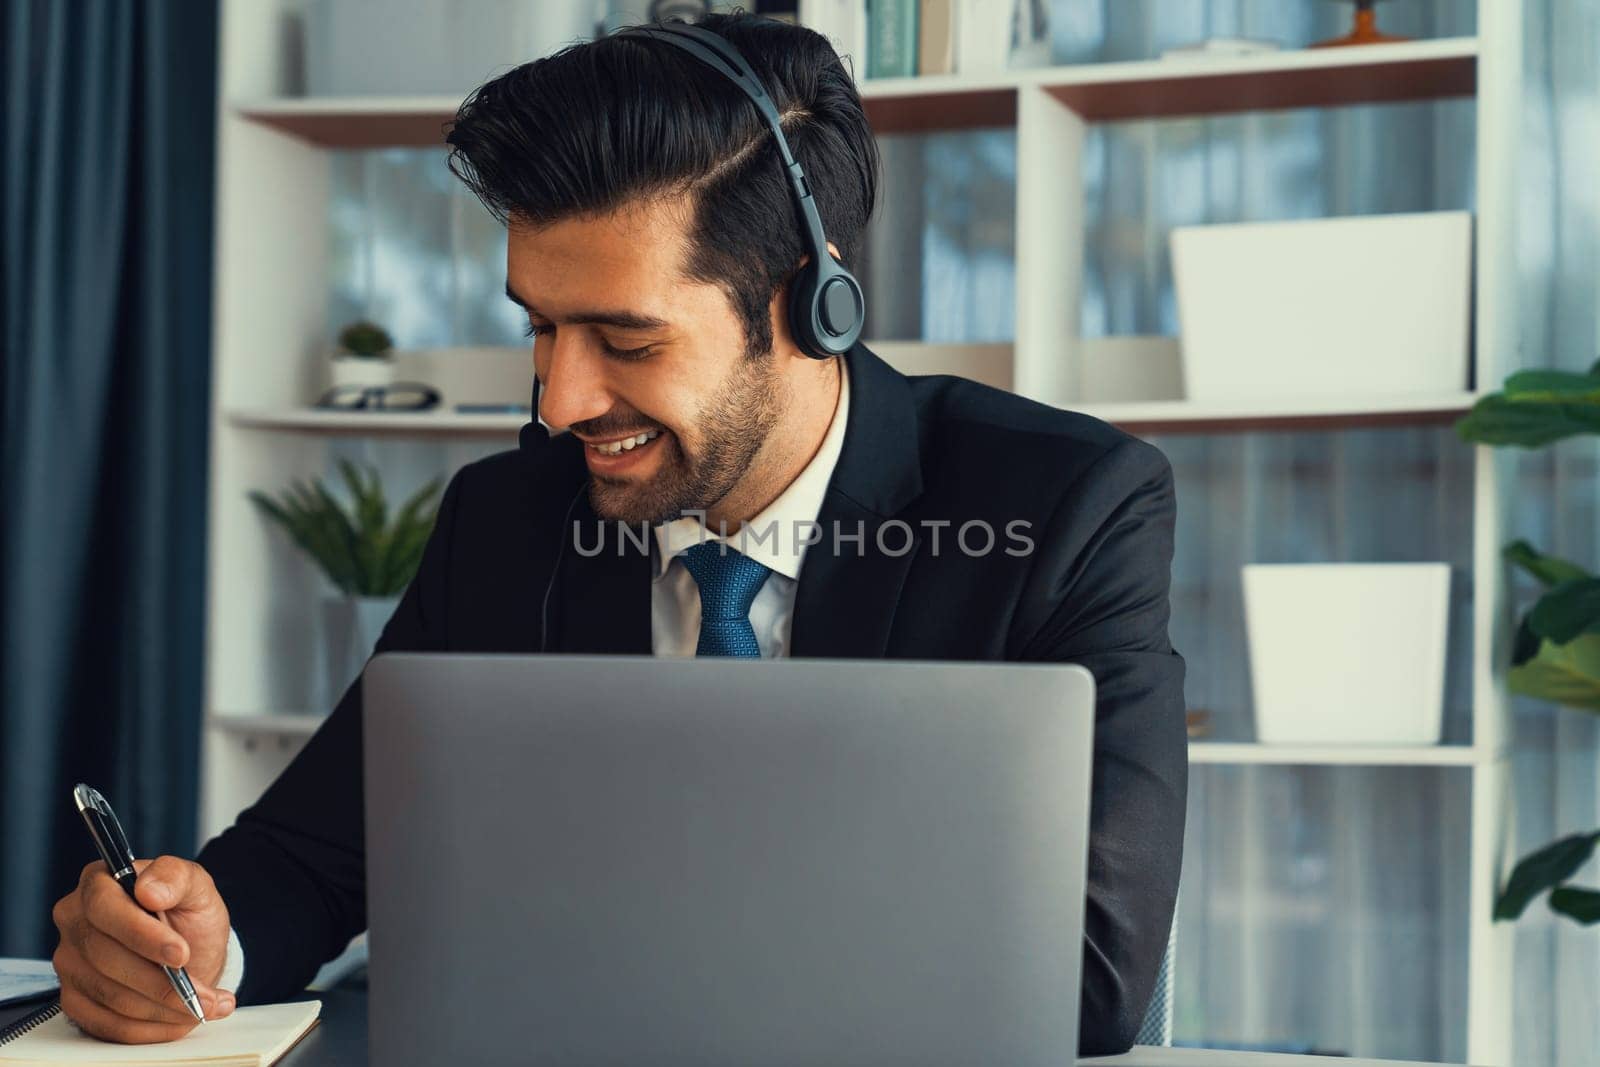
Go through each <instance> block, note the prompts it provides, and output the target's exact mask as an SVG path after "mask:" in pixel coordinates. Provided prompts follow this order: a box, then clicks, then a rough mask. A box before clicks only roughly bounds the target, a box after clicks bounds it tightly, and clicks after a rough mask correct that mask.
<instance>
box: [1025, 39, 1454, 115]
mask: <svg viewBox="0 0 1600 1067" xmlns="http://www.w3.org/2000/svg"><path fill="white" fill-rule="evenodd" d="M1031 80H1033V81H1034V83H1035V84H1037V85H1039V86H1040V87H1042V88H1044V89H1045V90H1047V91H1048V92H1049V93H1050V95H1051V96H1053V97H1055V98H1056V99H1057V100H1060V101H1061V102H1062V103H1063V104H1066V105H1067V106H1068V107H1070V108H1072V110H1074V111H1076V112H1077V113H1078V114H1080V115H1082V116H1083V117H1084V118H1085V119H1088V120H1089V121H1091V122H1114V121H1119V120H1125V119H1153V118H1189V117H1196V116H1201V115H1227V114H1234V113H1237V112H1241V111H1285V110H1289V109H1292V108H1309V107H1346V106H1349V105H1353V104H1384V103H1397V102H1400V101H1407V100H1436V99H1440V98H1443V97H1453V96H1471V95H1473V93H1474V92H1476V91H1477V82H1478V41H1477V38H1475V37H1449V38H1442V39H1438V40H1426V41H1407V42H1404V43H1399V44H1378V45H1357V46H1354V47H1348V48H1308V49H1289V50H1285V51H1281V52H1268V53H1265V54H1262V55H1254V56H1238V57H1231V58H1226V59H1205V58H1183V59H1158V60H1144V61H1141V62H1137V63H1106V64H1100V65H1097V66H1092V67H1091V66H1080V67H1066V68H1057V69H1056V70H1050V71H1045V72H1043V73H1042V74H1040V75H1038V76H1037V77H1036V78H1034V79H1031Z"/></svg>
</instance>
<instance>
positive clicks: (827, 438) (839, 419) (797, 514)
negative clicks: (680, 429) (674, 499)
mask: <svg viewBox="0 0 1600 1067" xmlns="http://www.w3.org/2000/svg"><path fill="white" fill-rule="evenodd" d="M849 415H850V372H849V368H848V367H847V366H846V364H845V363H844V361H843V360H842V359H841V360H840V361H839V402H838V403H837V404H836V405H835V406H834V409H833V421H832V422H830V423H828V432H827V433H826V434H824V435H823V437H822V444H821V445H820V446H819V447H818V448H817V454H816V455H814V456H812V457H811V462H810V463H807V464H806V465H805V467H804V469H802V470H801V471H800V473H799V475H797V476H796V477H795V479H794V481H792V482H790V483H789V486H788V488H786V489H785V490H784V491H783V492H782V493H780V494H778V498H777V499H776V500H774V501H773V502H772V503H770V504H768V505H767V506H766V507H765V508H763V509H762V510H761V512H760V513H759V514H758V515H756V516H755V518H753V519H751V520H750V521H749V522H747V523H745V526H744V529H743V530H741V531H740V532H739V533H732V534H729V535H728V536H727V537H726V538H724V537H720V536H718V535H717V533H716V531H714V530H711V529H709V528H708V527H706V526H705V525H703V524H702V523H701V522H700V520H699V519H697V518H694V517H693V516H687V515H686V516H682V517H680V518H676V519H673V520H672V521H671V522H664V523H661V524H660V525H658V526H656V527H655V535H656V548H657V549H658V551H657V552H656V559H657V563H656V577H657V578H660V577H661V576H662V575H664V574H666V572H667V567H668V565H669V564H671V562H672V558H673V557H674V556H676V555H678V554H679V553H681V552H683V550H684V549H686V548H689V547H690V546H691V545H698V544H701V543H702V542H705V541H724V540H725V541H727V543H728V546H729V547H730V548H735V549H738V550H739V551H740V552H742V553H743V554H744V555H746V556H749V557H750V558H751V559H753V560H755V561H756V562H758V563H760V564H762V565H764V566H766V567H767V568H768V569H769V570H773V571H776V572H777V573H779V574H781V575H783V576H784V577H785V578H791V579H795V580H798V579H799V577H800V564H801V563H802V562H804V560H805V553H806V545H805V541H806V540H807V536H806V535H807V531H808V530H809V528H810V526H811V525H812V524H814V523H815V522H816V521H817V516H818V515H819V514H821V513H822V498H823V497H824V496H825V495H826V494H827V492H828V483H829V482H831V481H832V480H833V469H834V467H835V466H837V465H838V462H839V452H840V451H841V450H842V449H843V448H844V429H845V424H846V423H847V422H848V421H849Z"/></svg>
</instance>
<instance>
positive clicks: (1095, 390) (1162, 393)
mask: <svg viewBox="0 0 1600 1067" xmlns="http://www.w3.org/2000/svg"><path fill="white" fill-rule="evenodd" d="M1082 361H1083V362H1082V367H1081V374H1080V376H1079V382H1078V397H1077V400H1078V401H1079V402H1081V403H1085V404H1118V403H1140V402H1149V401H1158V400H1182V399H1183V367H1182V360H1181V358H1180V356H1179V349H1178V340H1177V338H1175V337H1161V336H1128V337H1090V338H1085V339H1084V342H1083V348H1082Z"/></svg>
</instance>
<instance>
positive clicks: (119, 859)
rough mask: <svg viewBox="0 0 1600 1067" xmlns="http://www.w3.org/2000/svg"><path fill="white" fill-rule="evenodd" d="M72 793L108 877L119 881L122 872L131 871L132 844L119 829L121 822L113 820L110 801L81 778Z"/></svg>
mask: <svg viewBox="0 0 1600 1067" xmlns="http://www.w3.org/2000/svg"><path fill="white" fill-rule="evenodd" d="M72 797H73V799H74V800H75V801H76V802H77V804H78V811H79V813H80V814H82V815H83V821H84V822H85V823H86V824H88V827H89V836H90V837H93V838H94V844H95V847H96V848H97V849H99V850H100V858H101V859H102V860H104V861H105V864H106V869H107V870H109V871H110V872H111V877H113V878H116V879H118V880H119V881H120V880H121V879H122V878H123V876H125V875H129V874H133V873H134V871H133V848H132V847H131V846H130V845H129V844H128V835H127V834H125V833H123V832H122V824H121V823H120V822H118V821H117V813H116V812H114V811H112V810H111V804H110V802H109V801H107V800H106V798H105V797H103V796H101V795H100V791H99V790H98V789H95V788H94V787H93V786H88V785H84V784H83V783H82V782H79V783H78V785H77V787H76V788H75V789H73V791H72Z"/></svg>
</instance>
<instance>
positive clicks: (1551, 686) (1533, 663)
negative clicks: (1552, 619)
mask: <svg viewBox="0 0 1600 1067" xmlns="http://www.w3.org/2000/svg"><path fill="white" fill-rule="evenodd" d="M1506 684H1507V685H1509V686H1510V688H1511V691H1512V692H1514V693H1521V694H1523V695H1524V696H1530V697H1537V698H1538V699H1540V700H1552V701H1554V702H1556V703H1557V704H1565V705H1566V706H1567V707H1569V708H1582V709H1584V710H1586V711H1600V634H1584V635H1583V636H1582V637H1579V638H1577V639H1575V640H1572V641H1568V642H1567V643H1566V644H1564V645H1558V644H1556V643H1555V642H1553V641H1541V642H1540V643H1539V651H1538V652H1537V653H1536V654H1535V655H1534V656H1533V657H1532V658H1530V659H1528V660H1526V661H1524V662H1522V663H1520V664H1518V665H1517V666H1514V667H1512V668H1511V670H1510V671H1508V672H1507V673H1506Z"/></svg>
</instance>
